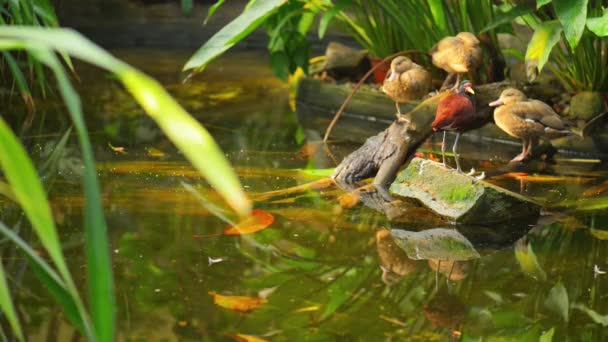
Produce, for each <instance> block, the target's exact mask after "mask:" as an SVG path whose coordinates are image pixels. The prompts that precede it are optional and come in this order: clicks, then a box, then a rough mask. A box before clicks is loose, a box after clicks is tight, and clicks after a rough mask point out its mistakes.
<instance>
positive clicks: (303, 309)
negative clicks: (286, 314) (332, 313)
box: [294, 305, 319, 313]
mask: <svg viewBox="0 0 608 342" xmlns="http://www.w3.org/2000/svg"><path fill="white" fill-rule="evenodd" d="M318 310H319V306H318V305H313V306H307V307H305V308H301V309H297V310H295V311H294V312H295V313H299V312H311V311H318Z"/></svg>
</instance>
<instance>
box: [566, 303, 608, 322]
mask: <svg viewBox="0 0 608 342" xmlns="http://www.w3.org/2000/svg"><path fill="white" fill-rule="evenodd" d="M572 308H573V309H577V310H581V311H582V312H584V313H586V314H587V315H588V316H589V317H590V318H591V319H592V320H593V321H594V322H595V323H597V324H601V325H602V326H603V327H608V315H600V314H599V313H597V311H595V310H593V309H590V308H589V307H587V305H585V304H579V303H576V304H573V305H572Z"/></svg>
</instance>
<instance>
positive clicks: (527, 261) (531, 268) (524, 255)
mask: <svg viewBox="0 0 608 342" xmlns="http://www.w3.org/2000/svg"><path fill="white" fill-rule="evenodd" d="M515 258H516V259H517V262H518V263H519V266H520V267H521V270H522V271H523V272H524V273H525V274H527V275H529V276H531V277H532V278H534V279H536V280H542V281H544V280H547V274H546V273H545V271H544V270H543V269H542V267H540V265H539V263H538V259H536V254H534V251H533V250H532V246H531V245H530V244H529V243H526V241H525V239H520V240H518V241H517V243H515Z"/></svg>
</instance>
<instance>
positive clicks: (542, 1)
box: [536, 0, 551, 8]
mask: <svg viewBox="0 0 608 342" xmlns="http://www.w3.org/2000/svg"><path fill="white" fill-rule="evenodd" d="M550 2H551V0H536V8H541V7H543V6H544V5H546V4H548V3H550Z"/></svg>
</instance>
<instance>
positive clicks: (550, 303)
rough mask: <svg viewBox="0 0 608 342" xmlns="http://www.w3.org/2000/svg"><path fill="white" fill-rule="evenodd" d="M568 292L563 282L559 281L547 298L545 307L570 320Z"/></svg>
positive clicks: (565, 319)
mask: <svg viewBox="0 0 608 342" xmlns="http://www.w3.org/2000/svg"><path fill="white" fill-rule="evenodd" d="M569 306H570V305H569V301H568V292H567V291H566V288H565V287H564V284H562V282H561V281H560V282H558V283H557V284H555V286H553V287H552V288H551V290H550V291H549V295H548V296H547V299H546V300H545V307H546V308H547V309H549V310H550V311H552V312H553V313H555V314H557V315H558V316H559V317H561V318H562V319H563V320H564V321H565V322H568V313H569V311H570V310H569Z"/></svg>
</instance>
